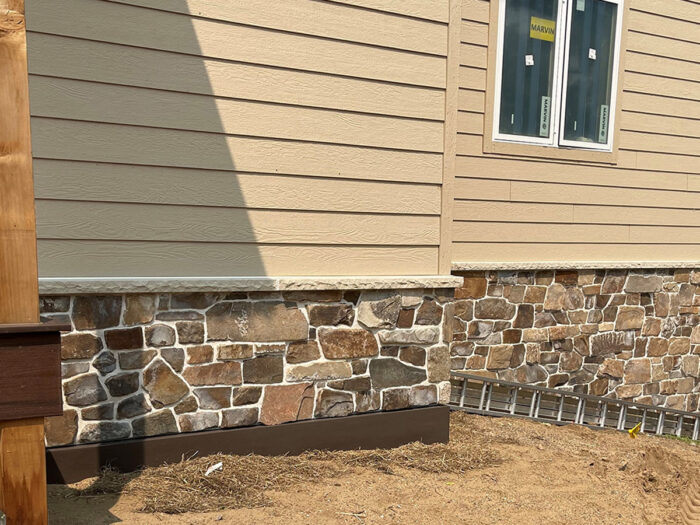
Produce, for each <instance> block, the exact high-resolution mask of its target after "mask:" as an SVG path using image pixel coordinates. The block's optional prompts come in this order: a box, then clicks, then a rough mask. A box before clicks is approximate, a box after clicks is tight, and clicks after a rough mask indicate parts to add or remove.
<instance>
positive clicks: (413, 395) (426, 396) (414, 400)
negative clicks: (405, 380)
mask: <svg viewBox="0 0 700 525" xmlns="http://www.w3.org/2000/svg"><path fill="white" fill-rule="evenodd" d="M437 396H438V393H437V387H436V386H435V385H419V386H414V387H411V390H410V391H409V393H408V402H409V405H410V406H414V407H415V406H426V405H434V404H435V403H437V400H438V397H437Z"/></svg>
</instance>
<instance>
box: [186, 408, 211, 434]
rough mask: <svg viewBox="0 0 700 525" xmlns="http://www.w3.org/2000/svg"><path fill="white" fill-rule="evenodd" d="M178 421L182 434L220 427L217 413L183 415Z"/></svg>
mask: <svg viewBox="0 0 700 525" xmlns="http://www.w3.org/2000/svg"><path fill="white" fill-rule="evenodd" d="M178 420H179V421H180V429H181V431H182V432H197V431H200V430H206V429H208V428H215V427H218V426H219V414H217V413H216V412H197V413H195V414H183V415H181V416H180V417H179V418H178Z"/></svg>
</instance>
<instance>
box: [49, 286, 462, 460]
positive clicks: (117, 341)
mask: <svg viewBox="0 0 700 525" xmlns="http://www.w3.org/2000/svg"><path fill="white" fill-rule="evenodd" d="M452 296H453V291H452V290H450V291H443V290H402V291H345V292H343V291H309V292H306V291H298V292H283V293H273V292H250V293H228V294H222V293H187V294H182V293H180V294H178V293H173V294H134V295H76V296H43V297H41V310H42V315H43V316H44V317H55V318H59V319H62V320H64V321H70V323H71V325H72V327H73V330H72V331H71V332H70V333H66V334H64V335H63V336H62V350H61V357H62V374H63V394H64V412H65V413H64V415H63V416H62V417H55V418H49V419H47V422H46V430H47V444H48V445H49V446H56V445H67V444H73V443H89V442H98V441H107V440H115V439H126V438H131V437H143V436H151V435H159V434H167V433H176V432H191V431H199V430H206V429H212V428H232V427H241V426H249V425H256V424H263V425H275V424H280V423H285V422H290V421H298V420H304V419H313V418H325V417H337V416H347V415H351V414H356V413H365V412H370V411H377V410H396V409H402V408H408V407H417V406H426V405H432V404H436V403H439V402H442V403H444V402H447V400H448V399H449V389H450V384H449V350H448V346H447V343H448V342H449V340H450V337H449V336H450V334H448V333H443V325H445V323H443V319H445V318H448V319H452V317H453V316H452V314H451V310H450V305H451V301H452ZM446 309H447V311H448V313H447V314H446V313H445V310H446ZM447 325H448V326H449V325H451V323H447Z"/></svg>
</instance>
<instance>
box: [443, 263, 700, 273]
mask: <svg viewBox="0 0 700 525" xmlns="http://www.w3.org/2000/svg"><path fill="white" fill-rule="evenodd" d="M664 268H669V269H673V268H683V269H688V268H690V269H692V268H700V261H569V262H566V261H541V262H540V261H534V262H533V261H527V262H456V263H452V271H453V272H466V271H474V270H523V271H524V270H644V269H664Z"/></svg>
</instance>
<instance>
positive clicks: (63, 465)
mask: <svg viewBox="0 0 700 525" xmlns="http://www.w3.org/2000/svg"><path fill="white" fill-rule="evenodd" d="M449 414H450V411H449V408H448V407H446V406H432V407H425V408H414V409H408V410H399V411H395V412H375V413H372V414H362V415H356V416H348V417H339V418H328V419H314V420H310V421H300V422H296V423H287V424H284V425H275V426H263V425H257V426H253V427H245V428H234V429H226V430H211V431H204V432H192V433H183V434H174V435H166V436H156V437H150V438H139V439H129V440H123V441H113V442H109V443H96V444H90V445H73V446H66V447H56V448H50V449H47V451H46V465H47V467H46V468H47V478H48V482H49V483H74V482H76V481H79V480H81V479H85V478H87V477H91V476H96V475H97V474H98V473H99V472H100V469H101V468H102V467H104V466H107V465H110V466H111V467H113V468H115V469H117V470H119V471H121V472H131V471H134V470H137V469H138V468H140V467H142V466H158V465H162V464H163V463H172V462H177V461H181V460H182V458H183V457H193V456H198V457H201V456H207V455H210V454H216V453H218V452H221V453H224V454H260V455H266V456H271V455H279V454H299V453H301V452H303V451H305V450H314V449H325V450H353V449H355V450H356V449H372V448H391V447H396V446H400V445H403V444H406V443H410V442H412V441H421V442H423V443H426V444H429V443H447V441H448V440H449V422H450V421H449Z"/></svg>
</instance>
